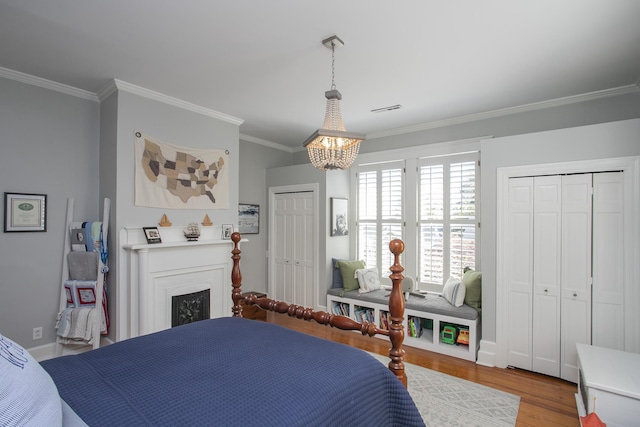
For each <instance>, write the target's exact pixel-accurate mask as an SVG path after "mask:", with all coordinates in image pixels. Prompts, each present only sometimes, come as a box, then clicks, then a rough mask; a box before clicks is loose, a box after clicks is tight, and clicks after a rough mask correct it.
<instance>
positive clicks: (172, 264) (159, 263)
mask: <svg viewBox="0 0 640 427" xmlns="http://www.w3.org/2000/svg"><path fill="white" fill-rule="evenodd" d="M160 234H161V237H162V243H153V244H148V243H146V240H145V238H144V233H143V230H142V228H125V229H122V230H121V231H120V243H121V251H120V253H121V260H122V262H121V268H120V274H119V277H120V283H119V289H118V297H117V298H116V300H117V304H118V307H117V310H116V311H117V313H119V314H118V316H117V318H118V323H117V326H116V327H117V337H116V340H118V341H119V340H122V339H126V338H131V337H135V336H138V335H145V334H149V333H152V332H157V331H160V330H163V329H168V328H170V327H171V298H172V297H173V296H177V295H183V294H188V293H192V292H199V291H202V290H204V289H209V291H210V304H211V307H210V317H211V318H214V317H224V316H231V315H232V311H231V307H232V306H233V302H232V300H231V289H232V286H231V269H232V267H233V263H232V260H231V250H232V249H233V242H232V241H231V240H222V239H220V238H216V237H217V236H221V234H222V230H221V228H220V227H218V229H217V230H215V228H213V227H212V228H211V229H206V230H203V232H202V234H201V238H200V240H198V241H193V242H189V241H186V240H185V238H184V236H183V235H182V227H163V228H161V229H160Z"/></svg>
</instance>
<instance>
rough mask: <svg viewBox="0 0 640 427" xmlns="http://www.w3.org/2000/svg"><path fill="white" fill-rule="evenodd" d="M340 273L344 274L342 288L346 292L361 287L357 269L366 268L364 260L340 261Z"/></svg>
mask: <svg viewBox="0 0 640 427" xmlns="http://www.w3.org/2000/svg"><path fill="white" fill-rule="evenodd" d="M338 266H339V267H340V275H341V276H342V288H343V289H344V291H345V292H349V291H356V290H358V289H359V288H360V284H359V283H358V279H356V278H355V275H356V270H359V269H361V268H364V261H338Z"/></svg>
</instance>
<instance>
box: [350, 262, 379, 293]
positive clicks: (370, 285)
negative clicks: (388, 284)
mask: <svg viewBox="0 0 640 427" xmlns="http://www.w3.org/2000/svg"><path fill="white" fill-rule="evenodd" d="M355 278H356V279H358V284H359V285H360V289H358V292H360V293H361V294H364V293H366V292H371V291H375V290H377V289H382V284H381V283H380V277H379V276H378V269H377V268H375V267H372V268H360V269H358V270H356V272H355Z"/></svg>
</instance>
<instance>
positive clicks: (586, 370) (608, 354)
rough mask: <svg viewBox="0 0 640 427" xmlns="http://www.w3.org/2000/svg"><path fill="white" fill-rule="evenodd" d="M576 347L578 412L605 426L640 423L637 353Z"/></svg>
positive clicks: (577, 345) (592, 347) (639, 357)
mask: <svg viewBox="0 0 640 427" xmlns="http://www.w3.org/2000/svg"><path fill="white" fill-rule="evenodd" d="M576 347H577V350H578V368H579V379H578V393H577V394H576V404H577V406H578V414H579V415H585V414H588V413H591V412H595V413H596V414H597V415H598V417H600V419H601V420H602V422H604V423H606V424H607V427H615V426H638V425H640V354H637V353H629V352H625V351H619V350H611V349H609V348H604V347H595V346H591V345H586V344H576Z"/></svg>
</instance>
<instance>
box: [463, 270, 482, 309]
mask: <svg viewBox="0 0 640 427" xmlns="http://www.w3.org/2000/svg"><path fill="white" fill-rule="evenodd" d="M462 283H464V286H465V287H466V288H467V293H466V294H465V296H464V303H465V304H467V305H468V306H471V307H473V308H475V309H476V310H478V311H480V310H481V309H482V273H481V272H480V271H474V270H471V269H469V270H467V272H466V273H464V276H462Z"/></svg>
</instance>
